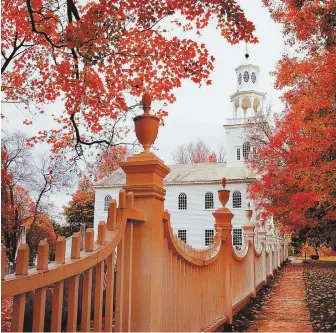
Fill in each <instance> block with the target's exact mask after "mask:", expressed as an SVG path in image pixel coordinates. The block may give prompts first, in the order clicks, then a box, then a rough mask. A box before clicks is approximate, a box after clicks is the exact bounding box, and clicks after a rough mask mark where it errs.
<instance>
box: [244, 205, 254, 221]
mask: <svg viewBox="0 0 336 333" xmlns="http://www.w3.org/2000/svg"><path fill="white" fill-rule="evenodd" d="M245 213H246V217H247V220H248V221H249V222H250V221H251V218H252V215H253V210H252V209H251V204H250V202H248V203H247V209H246V210H245Z"/></svg>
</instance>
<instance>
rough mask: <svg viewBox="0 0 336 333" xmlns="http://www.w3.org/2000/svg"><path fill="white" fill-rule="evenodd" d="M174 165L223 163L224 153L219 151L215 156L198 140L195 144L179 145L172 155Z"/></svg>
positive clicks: (207, 146) (208, 147)
mask: <svg viewBox="0 0 336 333" xmlns="http://www.w3.org/2000/svg"><path fill="white" fill-rule="evenodd" d="M172 155H173V159H174V161H175V163H178V164H193V163H216V162H224V159H225V153H224V151H223V149H222V148H221V149H220V153H219V155H218V156H217V155H216V153H215V152H214V151H212V150H211V148H210V146H209V145H207V144H206V143H205V142H204V141H203V140H201V139H199V140H198V141H197V142H196V143H193V142H190V143H189V144H187V145H185V144H181V145H179V146H178V147H177V148H176V149H175V150H174V151H173V153H172Z"/></svg>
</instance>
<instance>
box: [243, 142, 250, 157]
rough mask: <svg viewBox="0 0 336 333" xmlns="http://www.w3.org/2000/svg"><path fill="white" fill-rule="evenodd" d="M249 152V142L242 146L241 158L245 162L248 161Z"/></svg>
mask: <svg viewBox="0 0 336 333" xmlns="http://www.w3.org/2000/svg"><path fill="white" fill-rule="evenodd" d="M250 150H251V146H250V143H249V142H245V143H244V144H243V157H244V159H245V160H247V159H248V156H249V154H250Z"/></svg>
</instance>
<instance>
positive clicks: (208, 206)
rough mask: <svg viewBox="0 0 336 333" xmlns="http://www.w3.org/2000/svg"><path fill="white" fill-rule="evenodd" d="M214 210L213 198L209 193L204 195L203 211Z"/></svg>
mask: <svg viewBox="0 0 336 333" xmlns="http://www.w3.org/2000/svg"><path fill="white" fill-rule="evenodd" d="M213 208H214V198H213V194H212V193H211V192H207V193H205V209H213Z"/></svg>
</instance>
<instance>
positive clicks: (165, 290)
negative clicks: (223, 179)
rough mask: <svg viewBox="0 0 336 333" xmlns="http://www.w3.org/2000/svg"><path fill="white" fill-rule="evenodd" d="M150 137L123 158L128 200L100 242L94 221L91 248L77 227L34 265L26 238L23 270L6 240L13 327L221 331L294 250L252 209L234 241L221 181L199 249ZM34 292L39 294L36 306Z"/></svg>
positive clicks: (43, 245) (5, 280) (104, 227)
mask: <svg viewBox="0 0 336 333" xmlns="http://www.w3.org/2000/svg"><path fill="white" fill-rule="evenodd" d="M145 103H146V100H145V101H144V106H145ZM145 110H146V108H145ZM145 116H146V117H147V118H148V119H149V120H150V121H152V120H153V118H155V117H154V116H151V115H149V113H147V114H146V112H145V114H144V116H143V117H145ZM154 120H155V119H154ZM155 121H156V120H155ZM146 126H147V127H146ZM146 126H145V129H147V130H148V128H149V127H150V125H148V124H147V125H146ZM148 126H149V127H148ZM138 127H139V126H138ZM138 127H137V123H136V131H137V132H136V133H137V136H138V138H139V137H140V138H139V141H140V142H141V143H143V141H144V140H145V139H143V138H142V137H141V134H139V128H138ZM147 132H148V131H147ZM149 132H150V131H149ZM154 132H155V131H154ZM156 133H157V131H156ZM146 135H147V134H146ZM155 137H156V134H155ZM151 140H152V138H151V139H150V140H149V141H151ZM154 140H155V138H154ZM154 140H152V141H154ZM151 143H152V142H150V144H151ZM144 146H145V148H146V149H145V152H143V153H140V154H137V155H134V156H132V157H130V158H129V159H128V160H127V162H124V163H122V165H121V167H122V168H123V170H124V171H125V173H126V184H125V185H124V189H123V190H121V191H120V194H119V207H117V204H116V201H115V200H114V201H112V202H111V204H110V207H109V212H108V219H107V221H104V222H100V223H99V227H98V237H97V241H96V242H94V234H93V229H87V230H86V233H85V248H84V249H83V250H82V251H81V250H80V234H79V233H75V234H74V235H73V237H72V247H71V256H70V257H69V258H65V239H64V237H59V238H58V239H57V243H56V260H55V262H52V263H49V262H48V254H49V249H48V243H47V242H46V241H41V242H40V245H39V248H38V257H37V267H36V268H34V269H28V257H29V248H28V245H26V244H21V245H20V247H19V249H18V256H17V265H16V271H15V274H10V275H6V276H5V275H4V265H5V262H6V260H5V256H6V252H5V250H4V249H3V250H2V276H1V279H2V282H1V287H2V288H1V289H2V298H13V311H12V319H11V331H14V332H22V331H23V328H24V327H25V329H26V330H32V331H53V332H59V331H61V330H62V331H65V330H66V331H68V332H76V331H79V330H80V331H82V332H87V331H90V330H93V331H95V332H101V331H105V332H111V331H119V332H121V331H123V332H129V331H143V332H150V331H213V330H216V329H217V328H218V327H219V326H221V325H223V324H225V323H231V322H232V316H233V315H234V314H235V313H237V312H238V311H239V309H240V308H241V307H242V306H244V304H246V303H247V302H248V301H249V299H250V298H251V297H255V295H256V293H257V292H258V290H259V289H260V288H261V287H262V286H263V285H264V284H266V283H267V281H268V278H270V277H272V275H273V274H274V271H275V270H276V269H278V268H279V267H280V265H281V264H282V263H283V262H284V261H285V260H286V259H287V257H288V246H287V242H286V241H285V240H284V239H283V238H282V237H280V236H279V235H277V234H274V233H273V232H272V230H271V228H270V226H267V228H268V229H267V230H265V227H264V226H263V225H261V226H256V225H254V224H252V223H251V222H250V221H251V216H252V213H253V212H252V210H250V209H248V210H246V221H245V224H244V226H243V229H244V235H245V237H246V240H245V242H244V246H243V247H242V249H241V250H240V251H237V250H236V249H235V247H233V246H232V225H231V220H232V217H233V214H232V213H231V211H230V210H229V209H228V208H226V207H225V205H226V202H227V200H228V198H229V191H228V190H226V189H225V188H224V189H220V190H219V191H218V192H219V199H220V201H221V203H222V207H221V208H219V209H218V210H216V211H215V212H214V213H213V216H214V228H215V237H214V243H213V245H212V246H211V247H209V248H206V249H204V250H197V249H194V248H192V247H191V246H189V245H188V244H185V243H183V242H182V241H181V240H179V239H178V238H177V237H176V235H174V234H173V230H172V227H171V223H170V215H169V212H167V211H165V210H164V197H165V190H164V188H163V179H164V177H165V176H166V175H167V174H168V172H169V168H168V167H167V166H166V165H164V163H163V162H162V161H161V160H160V159H159V158H158V157H157V156H155V155H154V154H152V153H151V152H149V151H148V149H147V148H148V147H146V144H144ZM147 146H148V144H147ZM104 276H105V283H104ZM27 295H29V299H33V302H30V303H29V304H30V305H29V306H30V307H32V314H31V315H27V307H28V305H27V304H28V302H27V300H28V297H27ZM26 305H27V306H26ZM25 312H26V316H25ZM48 318H49V319H50V320H49V319H48ZM31 319H32V323H31V327H29V325H28V324H27V322H29V320H31ZM27 325H28V326H27Z"/></svg>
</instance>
